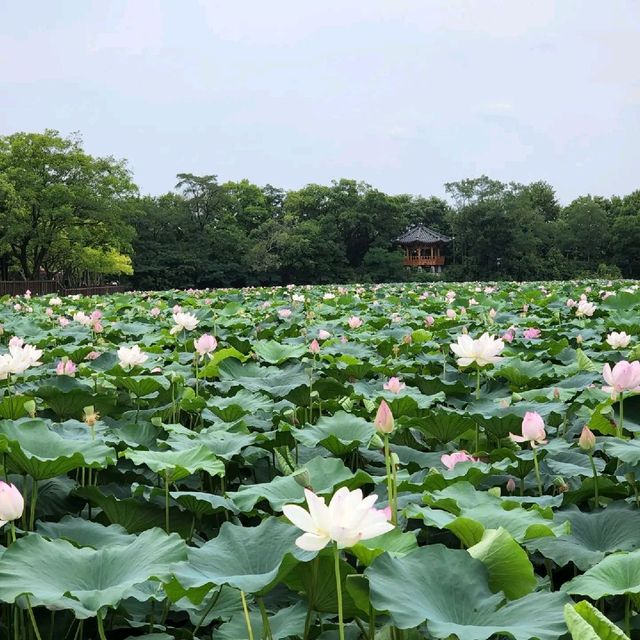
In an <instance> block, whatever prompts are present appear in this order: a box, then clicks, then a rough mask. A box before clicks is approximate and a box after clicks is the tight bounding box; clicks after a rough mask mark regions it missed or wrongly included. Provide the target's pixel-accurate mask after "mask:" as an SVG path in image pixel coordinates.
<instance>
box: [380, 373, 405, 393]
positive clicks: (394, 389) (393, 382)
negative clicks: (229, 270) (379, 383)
mask: <svg viewBox="0 0 640 640" xmlns="http://www.w3.org/2000/svg"><path fill="white" fill-rule="evenodd" d="M406 386H407V385H405V383H404V382H400V378H396V377H395V376H393V377H391V378H389V381H388V382H385V383H384V385H383V388H384V389H385V390H386V391H391V393H400V392H401V391H402V390H403V389H404V388H405V387H406Z"/></svg>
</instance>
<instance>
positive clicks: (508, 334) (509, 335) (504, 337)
mask: <svg viewBox="0 0 640 640" xmlns="http://www.w3.org/2000/svg"><path fill="white" fill-rule="evenodd" d="M513 338H514V335H513V332H512V331H505V332H504V333H503V334H502V335H501V336H500V339H501V340H504V341H505V342H513Z"/></svg>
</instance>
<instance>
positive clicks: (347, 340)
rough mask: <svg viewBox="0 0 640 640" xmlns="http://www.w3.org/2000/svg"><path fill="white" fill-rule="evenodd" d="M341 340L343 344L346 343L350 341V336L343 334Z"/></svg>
mask: <svg viewBox="0 0 640 640" xmlns="http://www.w3.org/2000/svg"><path fill="white" fill-rule="evenodd" d="M340 342H342V344H346V343H347V342H349V338H347V336H342V337H341V338H340Z"/></svg>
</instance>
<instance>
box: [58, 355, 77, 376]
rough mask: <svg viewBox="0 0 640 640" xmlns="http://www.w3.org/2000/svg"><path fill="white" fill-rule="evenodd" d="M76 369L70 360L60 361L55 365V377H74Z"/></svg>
mask: <svg viewBox="0 0 640 640" xmlns="http://www.w3.org/2000/svg"><path fill="white" fill-rule="evenodd" d="M76 371H77V367H76V365H75V363H74V362H73V361H72V360H68V359H65V360H60V361H59V362H58V364H57V365H56V375H59V376H71V377H73V376H75V374H76Z"/></svg>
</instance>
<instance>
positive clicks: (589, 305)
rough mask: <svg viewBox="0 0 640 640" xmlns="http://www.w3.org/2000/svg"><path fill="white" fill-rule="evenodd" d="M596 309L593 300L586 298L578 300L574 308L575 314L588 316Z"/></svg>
mask: <svg viewBox="0 0 640 640" xmlns="http://www.w3.org/2000/svg"><path fill="white" fill-rule="evenodd" d="M595 311H596V305H595V304H593V302H587V301H586V300H580V302H579V303H578V306H577V308H576V316H578V317H581V316H588V317H591V316H592V315H593V314H594V313H595Z"/></svg>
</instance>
